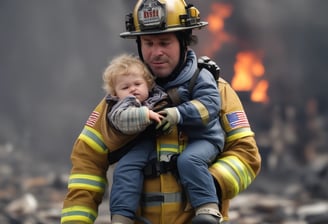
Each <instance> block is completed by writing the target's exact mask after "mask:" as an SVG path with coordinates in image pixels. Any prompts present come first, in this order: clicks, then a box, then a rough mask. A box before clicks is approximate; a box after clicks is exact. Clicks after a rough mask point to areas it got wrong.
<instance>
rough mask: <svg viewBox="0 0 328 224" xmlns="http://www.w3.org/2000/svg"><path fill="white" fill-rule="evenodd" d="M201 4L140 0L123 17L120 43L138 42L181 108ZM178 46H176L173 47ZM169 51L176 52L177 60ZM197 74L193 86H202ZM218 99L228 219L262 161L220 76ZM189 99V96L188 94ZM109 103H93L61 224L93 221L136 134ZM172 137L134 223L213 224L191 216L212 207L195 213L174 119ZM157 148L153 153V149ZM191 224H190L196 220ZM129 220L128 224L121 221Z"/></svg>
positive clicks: (222, 194) (149, 172)
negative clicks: (179, 168)
mask: <svg viewBox="0 0 328 224" xmlns="http://www.w3.org/2000/svg"><path fill="white" fill-rule="evenodd" d="M206 25H207V22H203V21H201V20H200V16H199V11H198V10H197V8H196V7H194V6H192V5H190V4H186V2H185V1H183V0H139V1H138V2H137V4H136V5H135V8H134V11H133V13H131V14H129V15H128V16H127V18H126V32H123V33H121V37H123V38H132V39H135V40H136V43H137V49H138V53H139V56H140V58H141V59H142V60H143V61H144V63H145V64H146V65H147V66H148V67H149V69H150V70H151V71H152V73H153V75H154V76H155V77H156V82H157V84H159V85H160V86H162V87H163V88H164V89H165V90H166V91H167V92H168V93H169V95H170V97H171V101H172V102H173V103H174V102H176V103H177V104H178V102H179V101H181V100H182V101H185V99H186V98H188V93H186V92H179V87H177V86H173V85H172V83H174V81H175V80H176V79H179V78H180V77H179V74H180V73H181V72H185V71H186V69H189V71H190V73H192V74H193V73H196V70H197V63H196V65H195V62H193V63H192V66H191V67H189V68H188V67H187V66H188V65H189V64H190V63H186V60H187V59H188V55H189V56H190V55H193V57H195V55H196V54H195V52H194V51H193V50H192V49H191V48H190V46H191V44H192V43H193V41H194V40H195V36H194V35H193V34H192V31H193V29H200V28H202V27H205V26H206ZM176 42H178V47H175V46H176V45H173V46H174V48H173V49H172V43H176ZM172 52H176V54H173V55H172ZM199 80H200V78H199V77H198V78H197V79H196V81H195V86H197V81H199ZM218 86H219V92H220V97H221V110H220V113H219V115H218V116H219V119H220V122H221V125H222V127H223V129H224V131H225V136H226V137H225V145H224V149H223V152H222V153H221V154H220V156H219V157H218V158H217V159H216V160H215V162H214V163H213V164H212V165H211V166H210V167H209V170H210V173H211V174H212V176H213V180H214V181H215V185H216V193H217V196H218V198H219V201H220V206H219V207H220V212H221V214H222V215H223V219H224V220H228V209H229V200H230V199H232V198H233V197H235V196H236V195H238V194H239V193H240V192H242V191H243V190H245V189H246V188H247V187H248V186H249V185H250V184H251V183H252V181H253V180H254V179H255V177H256V176H257V174H258V173H259V171H260V165H261V157H260V154H259V151H258V148H257V145H256V142H255V139H254V133H253V132H252V130H251V128H250V125H249V122H248V120H247V116H246V114H245V111H244V109H243V106H242V104H241V102H240V99H239V98H238V96H237V94H236V92H235V91H234V90H233V89H232V88H231V86H230V85H229V84H228V83H227V82H226V81H225V80H223V79H222V78H219V79H218ZM191 97H192V96H191ZM109 109H110V108H109V105H108V104H106V101H105V98H104V99H103V100H102V101H101V102H100V103H99V104H98V106H96V108H95V109H94V111H93V112H92V113H91V115H90V117H89V118H88V120H87V121H86V124H85V126H84V128H83V130H82V132H81V134H80V135H79V137H78V139H77V140H76V142H75V144H74V146H73V151H72V154H71V161H72V169H71V174H70V177H69V183H68V193H67V195H66V197H65V199H64V203H63V209H62V218H61V223H62V224H68V223H94V221H95V219H96V217H97V214H98V213H97V211H98V206H99V204H100V203H101V201H102V198H103V195H104V193H105V191H106V187H107V180H106V172H107V169H108V167H109V165H110V164H111V163H114V162H116V161H117V159H119V157H120V154H122V153H124V150H126V148H129V144H130V143H132V144H133V140H134V139H135V138H136V136H135V135H122V134H121V133H119V132H117V131H116V130H115V129H113V128H111V127H110V126H109V124H108V122H107V120H106V115H107V111H108V110H109ZM168 123H169V124H168V125H172V127H171V128H172V131H171V132H170V133H169V134H168V135H160V136H158V137H157V138H156V150H157V160H155V161H153V162H152V163H150V164H149V166H148V169H145V180H144V187H143V188H144V189H143V194H142V197H141V202H140V207H139V209H138V212H137V220H136V222H135V223H138V224H139V223H153V224H166V223H169V224H173V223H176V224H183V223H196V224H197V223H210V224H211V222H207V221H206V220H202V219H201V220H199V219H194V217H197V216H199V217H202V216H201V215H202V214H208V213H210V211H209V210H200V211H198V212H197V213H195V211H194V209H193V208H192V207H191V205H190V204H189V201H188V196H187V195H186V194H185V193H184V191H183V188H182V187H181V185H180V182H179V177H178V175H179V174H178V173H176V172H175V170H176V167H175V163H174V161H175V159H174V158H176V156H178V155H179V153H180V152H182V151H183V149H184V147H185V146H186V144H187V142H188V138H187V137H186V135H185V134H184V133H183V132H182V131H181V130H178V129H177V127H176V126H175V124H174V122H173V123H172V124H170V121H168ZM154 150H155V149H154ZM192 220H193V221H192ZM122 223H124V220H122Z"/></svg>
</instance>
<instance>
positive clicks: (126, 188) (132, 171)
mask: <svg viewBox="0 0 328 224" xmlns="http://www.w3.org/2000/svg"><path fill="white" fill-rule="evenodd" d="M154 151H156V149H155V143H154V142H153V141H152V140H149V139H143V140H141V141H139V142H137V144H136V145H135V146H134V147H133V148H131V149H130V151H129V152H128V153H127V154H126V155H124V156H123V157H122V158H121V159H120V160H119V161H118V163H117V165H116V167H115V170H114V175H113V185H112V190H111V195H110V210H111V214H112V215H121V216H124V217H127V218H130V219H132V220H133V219H134V218H135V212H136V210H137V208H138V206H139V199H140V194H141V191H142V186H143V180H144V177H143V168H144V167H145V165H146V164H147V162H148V160H149V156H150V155H151V153H152V152H154Z"/></svg>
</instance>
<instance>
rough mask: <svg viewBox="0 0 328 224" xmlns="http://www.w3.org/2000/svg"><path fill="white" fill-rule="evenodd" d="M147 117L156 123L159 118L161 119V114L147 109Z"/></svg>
mask: <svg viewBox="0 0 328 224" xmlns="http://www.w3.org/2000/svg"><path fill="white" fill-rule="evenodd" d="M149 119H150V120H153V121H156V122H157V123H160V122H161V120H162V119H163V115H161V114H159V113H156V112H154V111H152V110H149Z"/></svg>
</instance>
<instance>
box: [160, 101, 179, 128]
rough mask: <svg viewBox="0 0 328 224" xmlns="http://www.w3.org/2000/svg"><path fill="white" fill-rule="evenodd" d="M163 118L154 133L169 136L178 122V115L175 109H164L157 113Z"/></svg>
mask: <svg viewBox="0 0 328 224" xmlns="http://www.w3.org/2000/svg"><path fill="white" fill-rule="evenodd" d="M158 113H159V114H161V115H162V116H163V117H164V118H163V119H162V120H161V122H160V123H159V124H158V125H157V126H156V131H157V132H158V133H163V134H170V132H171V131H172V129H173V127H174V126H176V125H177V124H178V122H179V118H180V114H179V111H178V109H177V108H176V107H170V108H165V109H164V110H161V111H160V112H158Z"/></svg>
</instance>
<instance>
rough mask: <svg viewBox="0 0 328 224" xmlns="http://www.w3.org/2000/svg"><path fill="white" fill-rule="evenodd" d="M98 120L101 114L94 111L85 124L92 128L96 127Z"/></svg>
mask: <svg viewBox="0 0 328 224" xmlns="http://www.w3.org/2000/svg"><path fill="white" fill-rule="evenodd" d="M98 118H99V112H97V111H93V112H92V113H91V114H90V116H89V118H88V120H87V122H86V123H85V124H86V125H88V126H90V127H93V126H94V125H95V123H96V122H97V120H98Z"/></svg>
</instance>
